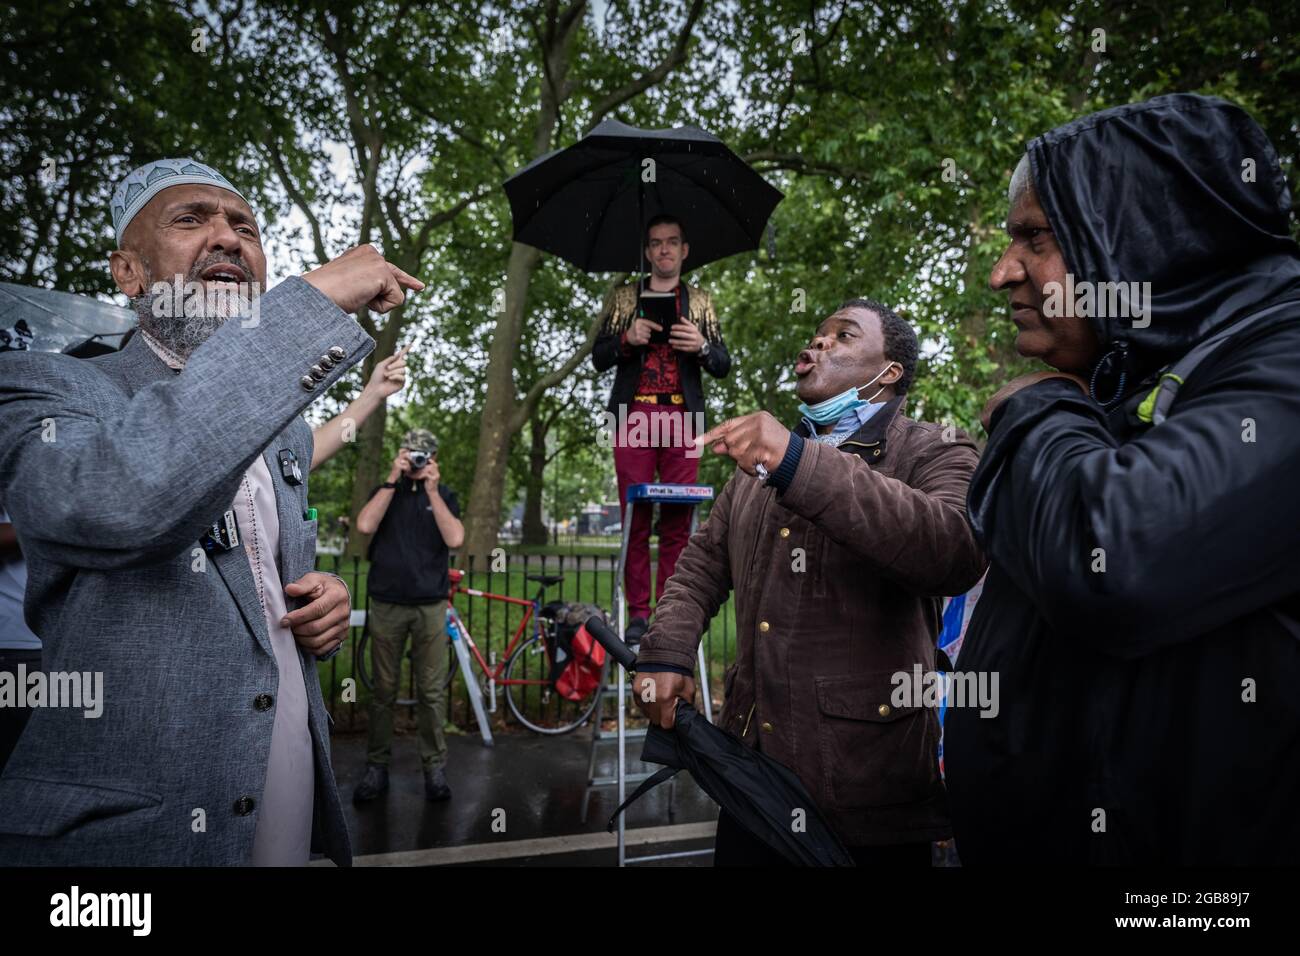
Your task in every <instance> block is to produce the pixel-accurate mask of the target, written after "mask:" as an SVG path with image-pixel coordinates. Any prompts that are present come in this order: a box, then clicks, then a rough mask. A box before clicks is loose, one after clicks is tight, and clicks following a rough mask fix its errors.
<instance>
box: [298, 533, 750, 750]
mask: <svg viewBox="0 0 1300 956" xmlns="http://www.w3.org/2000/svg"><path fill="white" fill-rule="evenodd" d="M317 567H318V568H319V569H320V570H322V571H328V572H330V573H332V574H337V575H338V576H339V577H341V578H343V580H344V581H346V582H347V585H348V588H349V590H350V591H351V593H352V607H353V610H354V611H366V612H367V615H368V613H369V610H370V595H369V593H368V588H367V586H366V584H367V582H366V576H367V573H368V571H369V562H367V561H365V560H363V559H361V558H359V557H347V558H344V557H340V556H339V555H328V554H322V555H319V556H318V557H317ZM452 567H456V568H460V569H461V570H462V571H464V572H465V573H466V576H465V578H464V579H463V582H462V583H463V584H464V585H465V586H467V587H471V588H474V589H476V590H481V591H484V592H487V593H491V594H504V595H508V596H510V597H516V598H524V599H527V600H530V601H531V600H533V599H534V598H536V597H537V596H538V591H539V588H540V585H539V584H538V583H537V582H535V581H529V580H528V576H529V575H538V574H548V575H563V577H564V580H563V581H561V582H559V583H558V584H555V585H552V586H551V587H548V588H546V589H545V590H544V591H543V593H542V595H541V600H542V602H543V603H545V602H546V601H553V600H564V601H572V602H579V601H581V602H587V603H592V604H597V605H599V606H600V607H602V608H604V609H605V610H606V611H609V612H610V614H611V620H616V618H617V615H616V609H615V608H614V585H615V580H614V578H615V572H616V570H617V567H618V554H617V552H616V551H614V552H611V553H610V554H599V553H595V554H592V553H586V554H583V553H577V554H566V553H558V554H554V553H552V554H506V555H505V556H504V558H503V559H498V560H496V561H487V562H475V561H474V560H473V559H472V558H469V559H466V560H465V561H455V560H453V561H452ZM652 573H653V567H652ZM453 603H454V604H455V606H456V609H457V611H458V612H459V613H460V616H461V618H462V619H463V620H464V622H465V626H466V628H467V629H468V630H469V632H470V634H471V635H473V638H474V643H475V644H476V645H477V646H478V648H479V650H480V651H481V652H482V654H483V656H484V657H485V658H487V659H488V660H489V661H494V662H500V661H501V660H502V659H503V656H504V655H505V653H506V651H507V649H508V648H509V645H510V642H511V638H512V637H513V636H514V634H515V632H516V630H517V629H518V627H519V624H520V622H521V621H522V620H523V616H524V613H525V608H523V607H522V606H520V605H515V604H508V603H506V602H502V601H492V600H488V599H486V598H480V597H470V596H467V595H464V594H458V595H456V596H455V597H454V599H453ZM363 634H364V625H363V624H356V625H354V626H353V627H351V628H350V632H349V636H348V640H347V641H346V643H345V644H344V646H343V648H342V649H341V650H340V651H339V653H338V654H336V655H335V656H334V657H332V658H331V659H330V660H328V661H326V662H324V663H322V664H321V665H320V668H319V676H320V681H321V690H322V691H323V692H324V694H325V704H326V708H327V709H328V710H329V711H330V715H331V716H332V717H333V718H334V721H335V725H336V726H337V727H339V728H340V729H345V730H354V729H357V727H358V725H359V723H360V721H361V716H362V715H364V713H365V710H366V707H367V705H368V704H369V700H370V692H369V689H368V688H367V687H366V684H365V681H363V680H362V679H361V674H360V673H359V669H358V654H359V653H360V651H361V647H362V635H363ZM735 635H736V626H735V615H734V612H733V609H732V602H731V600H730V599H728V600H727V602H726V603H725V604H724V605H723V606H722V608H721V609H720V610H719V611H718V613H717V615H716V616H715V617H714V618H713V620H712V621H711V622H710V623H709V627H708V629H707V630H706V631H705V632H704V634H703V636H702V643H703V645H704V652H705V659H706V660H707V662H708V667H709V691H710V695H711V696H712V697H713V698H714V699H715V700H721V698H722V675H723V672H724V671H725V670H726V668H727V667H729V666H730V664H731V662H732V660H734V658H735V643H736V640H735ZM527 636H528V635H524V637H525V638H526V637H527ZM368 663H369V662H368V661H367V664H368ZM474 671H475V673H474V674H473V679H475V680H479V681H480V686H481V685H482V680H483V678H484V675H483V674H482V672H481V670H480V668H479V666H478V664H477V662H475V664H474ZM465 677H466V675H465V674H464V673H463V672H461V671H457V673H456V676H455V679H454V682H453V684H452V687H451V691H450V693H449V694H448V695H447V713H446V715H445V716H446V719H448V720H449V721H451V722H452V723H453V724H455V725H456V726H458V727H461V728H462V729H464V730H466V731H472V730H473V716H472V711H471V709H470V702H469V692H468V690H467V689H466V685H465ZM398 686H399V687H402V688H405V690H406V694H405V696H404V697H403V698H402V699H401V701H400V702H401V703H402V704H404V705H406V706H408V707H411V706H413V705H414V700H415V696H416V695H415V675H414V673H413V672H412V670H411V666H410V647H409V645H408V647H407V653H406V655H404V657H403V662H402V674H401V679H400V682H399V685H398ZM496 719H498V720H505V721H507V722H512V719H511V718H510V717H509V714H508V708H506V707H505V706H504V705H503V703H502V702H500V701H498V708H497V713H496Z"/></svg>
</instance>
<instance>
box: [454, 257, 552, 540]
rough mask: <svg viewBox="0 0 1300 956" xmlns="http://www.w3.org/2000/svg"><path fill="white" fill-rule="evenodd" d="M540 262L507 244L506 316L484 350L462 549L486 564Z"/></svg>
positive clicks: (496, 519)
mask: <svg viewBox="0 0 1300 956" xmlns="http://www.w3.org/2000/svg"><path fill="white" fill-rule="evenodd" d="M538 258H539V253H538V251H537V250H536V249H534V248H533V247H532V246H525V245H520V244H519V243H517V242H516V243H513V244H512V245H511V247H510V265H509V267H508V268H507V269H506V302H505V312H504V313H503V314H502V315H501V317H500V319H499V320H498V321H497V327H496V332H495V333H494V334H493V336H492V345H491V346H490V347H489V348H488V364H487V374H486V376H485V377H486V379H487V397H486V399H485V400H484V402H483V417H482V418H481V419H480V422H479V432H478V455H477V458H476V459H475V464H474V483H473V485H472V486H471V488H470V498H469V509H468V511H467V513H466V518H467V519H468V520H467V521H466V527H465V547H464V552H465V554H469V555H473V556H474V557H475V558H476V559H477V560H479V561H483V560H487V559H488V558H489V556H490V555H491V553H492V549H493V548H495V547H496V546H497V529H498V528H499V526H500V524H501V501H502V499H503V498H504V497H505V488H506V466H507V464H508V463H509V461H510V451H511V448H512V447H513V445H514V438H515V432H516V431H518V427H517V426H516V425H514V423H513V422H512V420H511V419H512V418H513V417H514V412H515V405H516V400H515V383H514V363H515V360H516V358H517V356H518V354H519V339H520V335H521V333H522V331H523V322H524V305H525V303H524V299H525V298H526V297H527V295H528V285H529V283H530V282H531V281H532V277H533V270H534V269H536V268H537V260H538Z"/></svg>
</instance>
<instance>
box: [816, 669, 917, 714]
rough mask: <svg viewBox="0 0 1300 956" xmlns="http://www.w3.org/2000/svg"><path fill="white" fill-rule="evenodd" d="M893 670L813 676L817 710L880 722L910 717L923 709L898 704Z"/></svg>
mask: <svg viewBox="0 0 1300 956" xmlns="http://www.w3.org/2000/svg"><path fill="white" fill-rule="evenodd" d="M893 673H894V672H893V671H890V672H889V673H887V674H870V675H864V676H860V677H858V676H855V677H817V678H814V680H816V682H817V709H818V710H820V711H821V712H822V713H823V714H825V715H826V716H828V717H843V718H846V719H848V720H870V721H873V722H874V723H879V724H887V723H890V722H892V721H895V720H901V719H902V718H904V717H908V716H911V715H912V714H914V713H916V712H917V711H918V710H920V709H921V708H920V707H916V706H909V707H898V706H896V705H895V703H894V700H893V697H894V688H895V684H894V681H893V680H892V677H893Z"/></svg>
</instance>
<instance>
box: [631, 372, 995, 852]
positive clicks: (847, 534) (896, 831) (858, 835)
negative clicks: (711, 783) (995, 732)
mask: <svg viewBox="0 0 1300 956" xmlns="http://www.w3.org/2000/svg"><path fill="white" fill-rule="evenodd" d="M902 406H903V397H898V398H895V399H893V400H892V401H890V402H889V403H888V404H887V405H886V406H885V407H884V408H882V409H881V410H880V411H878V412H877V413H876V414H875V415H873V416H872V417H871V418H870V419H868V420H867V422H866V424H864V425H863V427H862V428H861V429H859V431H858V432H857V433H855V434H854V435H852V436H850V438H849V439H848V440H846V441H845V442H844V443H843V444H842V445H840V446H839V447H838V448H836V447H833V446H830V445H824V444H820V443H818V442H817V441H814V440H811V439H809V440H807V441H805V442H804V445H803V453H802V456H801V457H800V459H799V466H798V469H797V470H796V471H795V474H794V478H793V480H792V481H791V482H790V485H789V487H788V488H786V490H785V491H784V493H781V494H778V493H777V492H776V490H775V489H773V488H771V487H766V486H764V485H763V483H762V482H761V481H759V479H757V478H753V477H751V476H749V475H747V474H745V473H744V472H742V471H740V470H737V471H736V472H735V473H734V474H733V476H732V478H731V480H730V481H728V482H727V485H726V487H725V488H723V490H722V493H721V494H720V495H719V496H718V499H717V501H716V502H715V503H714V505H713V510H712V511H711V512H710V514H709V519H708V521H706V522H705V523H704V524H703V525H702V526H701V527H700V528H699V530H698V531H696V533H695V534H694V535H692V537H691V540H690V543H689V544H688V545H687V547H686V548H685V549H684V550H683V552H682V554H681V556H680V557H679V558H678V560H677V567H676V570H675V571H674V573H673V576H672V577H671V578H670V579H669V581H668V583H667V585H666V586H665V588H664V594H663V597H662V598H661V599H660V601H659V603H658V606H657V607H656V609H655V615H654V623H653V624H652V626H651V627H650V629H649V630H648V631H647V632H646V634H645V636H644V637H643V639H642V644H641V651H640V660H641V662H642V663H643V664H646V665H649V664H668V665H673V666H676V667H683V668H687V669H690V670H692V671H693V670H694V666H695V654H696V647H697V645H698V643H699V636H700V634H701V632H702V631H703V630H704V628H705V626H706V624H707V623H708V621H709V619H710V618H712V617H713V615H714V614H715V613H716V612H717V610H718V608H719V606H720V605H721V604H722V603H723V602H724V601H725V600H726V598H727V595H728V593H729V592H730V591H732V590H733V589H734V591H735V592H736V604H735V607H736V632H737V647H736V662H735V664H734V665H732V666H731V667H730V668H728V670H727V673H726V676H725V686H724V695H725V703H724V706H723V709H722V713H721V715H720V717H719V718H718V724H719V726H721V727H723V728H724V729H726V730H728V731H730V732H732V733H734V734H736V735H737V736H738V737H740V738H741V740H743V741H744V742H745V743H747V744H749V745H750V746H757V747H760V748H761V749H762V751H763V752H764V753H766V754H768V755H770V756H772V757H774V758H775V759H776V760H778V761H780V762H781V763H783V764H785V765H786V766H787V767H789V768H790V769H791V770H793V771H794V772H795V773H796V774H797V775H798V776H799V779H800V780H801V781H802V782H803V784H804V786H805V787H807V788H808V791H809V793H810V794H812V796H813V799H814V800H815V801H816V802H817V806H818V807H819V808H820V809H821V810H822V812H823V813H825V814H826V816H827V817H828V818H829V820H830V822H831V825H832V826H833V827H834V828H835V829H836V830H837V831H838V833H839V835H840V836H841V838H842V839H843V840H844V841H845V842H846V843H847V844H849V845H851V846H870V845H883V844H893V843H906V842H919V841H925V840H936V839H944V838H946V837H948V836H951V829H950V825H949V821H948V807H947V798H946V795H945V792H944V787H943V782H942V780H941V778H940V776H939V765H938V754H937V746H938V741H939V721H938V714H937V713H936V711H935V710H934V709H933V708H924V707H919V706H914V707H896V706H894V704H893V702H892V700H891V698H892V696H893V691H894V686H895V684H894V682H893V681H892V680H891V677H892V675H893V674H895V673H896V672H898V671H903V672H905V673H907V674H908V675H909V676H910V675H911V673H912V666H913V665H914V664H920V665H921V667H922V668H923V670H924V671H925V672H929V671H931V670H933V669H934V666H935V653H936V652H935V640H936V638H937V635H938V631H939V625H940V609H941V603H942V602H941V597H942V596H944V595H954V594H961V593H964V592H965V591H966V590H967V589H969V588H970V587H972V586H973V585H974V584H975V583H976V582H977V581H978V580H979V578H980V575H981V574H983V573H984V569H985V558H984V555H983V553H982V552H981V550H980V548H979V546H978V545H977V544H976V541H975V537H974V535H973V534H972V533H971V529H970V526H969V525H968V524H967V522H966V486H967V484H968V483H969V482H970V478H971V475H972V473H973V472H974V471H975V466H976V463H977V459H978V454H977V452H976V448H975V445H974V443H973V442H971V440H970V439H969V438H968V437H967V436H966V435H964V434H962V433H961V432H959V431H957V430H955V429H945V428H944V427H942V426H939V425H932V424H926V423H922V422H916V421H912V420H911V419H909V418H907V417H906V416H904V415H903V414H901V409H902ZM802 427H803V426H801V429H802Z"/></svg>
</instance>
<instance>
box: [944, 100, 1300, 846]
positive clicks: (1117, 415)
mask: <svg viewBox="0 0 1300 956" xmlns="http://www.w3.org/2000/svg"><path fill="white" fill-rule="evenodd" d="M1026 159H1027V162H1025V163H1022V166H1021V168H1020V169H1018V170H1017V174H1016V175H1015V176H1013V181H1012V196H1011V213H1010V215H1009V218H1008V232H1009V234H1010V237H1011V242H1010V245H1009V246H1008V248H1007V251H1006V252H1005V253H1004V254H1003V256H1002V258H1001V259H1000V260H999V261H998V263H997V265H996V266H995V267H994V270H993V274H992V285H993V286H994V288H999V289H1006V290H1008V291H1009V292H1010V299H1011V305H1012V320H1013V322H1014V323H1015V325H1016V327H1017V348H1018V350H1019V351H1020V352H1021V354H1024V355H1027V356H1032V357H1037V358H1041V359H1042V360H1044V361H1045V362H1046V363H1047V364H1048V365H1051V366H1053V367H1054V368H1055V369H1057V371H1054V372H1043V373H1037V374H1036V375H1033V376H1027V377H1022V378H1021V379H1017V380H1016V381H1014V382H1012V383H1010V384H1009V385H1007V386H1005V387H1004V388H1003V389H1002V390H1001V391H999V392H998V394H996V395H995V396H994V397H993V399H991V400H990V403H989V406H988V407H987V408H986V410H985V427H986V428H987V429H988V431H989V442H988V447H987V449H986V451H985V452H984V455H983V458H982V459H981V462H980V465H979V469H978V471H977V472H976V474H975V476H974V479H973V481H972V483H971V487H970V493H969V502H968V505H969V507H968V512H969V515H970V520H971V523H972V525H973V527H974V529H975V532H976V535H977V536H978V537H979V539H980V541H981V543H982V544H983V545H984V547H985V549H986V551H987V552H988V555H989V557H990V561H991V567H990V570H989V573H988V578H987V582H986V584H985V587H984V592H983V596H982V599H981V601H980V603H979V607H978V608H977V610H976V612H975V616H974V619H973V620H972V622H971V625H970V629H969V631H968V633H967V636H966V639H965V644H964V646H963V648H962V652H961V661H960V663H961V668H962V671H963V672H970V671H990V672H992V671H996V672H998V674H999V678H1000V687H1001V700H1000V710H999V713H998V716H997V717H995V718H992V719H989V718H983V717H981V716H980V713H979V712H978V711H977V710H966V709H962V708H954V709H951V710H950V711H949V712H948V717H947V727H946V734H947V739H946V744H945V757H946V761H947V768H946V769H947V783H948V788H949V795H950V800H951V808H952V816H953V824H954V830H955V833H956V837H957V846H958V850H959V852H960V854H961V857H962V860H963V862H965V863H967V864H975V865H979V864H986V863H995V864H996V863H1022V862H1030V861H1040V862H1041V861H1042V860H1044V859H1048V860H1052V861H1067V862H1080V863H1083V862H1093V863H1165V864H1262V863H1282V862H1289V863H1294V862H1295V861H1296V860H1297V859H1300V811H1297V807H1298V806H1300V692H1298V688H1300V491H1298V490H1297V485H1296V478H1297V475H1300V387H1298V385H1300V250H1298V249H1297V246H1296V244H1295V242H1294V241H1293V240H1292V239H1291V237H1290V234H1289V227H1290V213H1291V200H1290V195H1289V192H1288V190H1287V186H1286V180H1285V179H1284V178H1283V175H1282V172H1281V169H1280V168H1279V164H1278V159H1277V156H1276V153H1275V152H1274V150H1273V147H1272V145H1271V144H1270V143H1269V141H1268V139H1267V137H1266V136H1265V135H1264V133H1263V132H1262V131H1261V130H1260V129H1259V127H1258V126H1257V125H1256V124H1255V123H1254V122H1253V121H1252V120H1251V118H1250V117H1249V116H1248V115H1247V114H1246V113H1245V112H1243V111H1242V110H1241V109H1240V108H1238V107H1236V106H1233V105H1231V104H1229V103H1226V102H1224V101H1222V100H1218V99H1211V98H1206V97H1201V96H1194V95H1187V94H1178V95H1172V96H1163V97H1159V98H1157V99H1153V100H1150V101H1148V102H1145V103H1138V104H1134V105H1130V106H1124V107H1120V108H1117V109H1111V110H1106V111H1104V112H1100V113H1096V114H1093V115H1091V116H1086V117H1083V118H1082V119H1079V120H1076V121H1074V122H1072V123H1069V124H1067V125H1066V126H1063V127H1060V128H1059V129H1056V130H1053V131H1052V132H1050V133H1047V134H1046V135H1044V136H1041V137H1039V138H1038V139H1035V140H1034V141H1032V142H1031V143H1030V144H1029V147H1028V150H1027V157H1026ZM1108 283H1110V284H1113V283H1124V286H1123V294H1117V293H1116V289H1117V287H1116V286H1114V285H1107V284H1108ZM1062 290H1064V291H1065V292H1066V293H1073V295H1071V294H1064V295H1063V294H1061V293H1062ZM1084 293H1091V295H1090V296H1089V299H1090V301H1089V300H1085V298H1084ZM1116 306H1119V307H1118V308H1116ZM1116 313H1119V314H1116Z"/></svg>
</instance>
